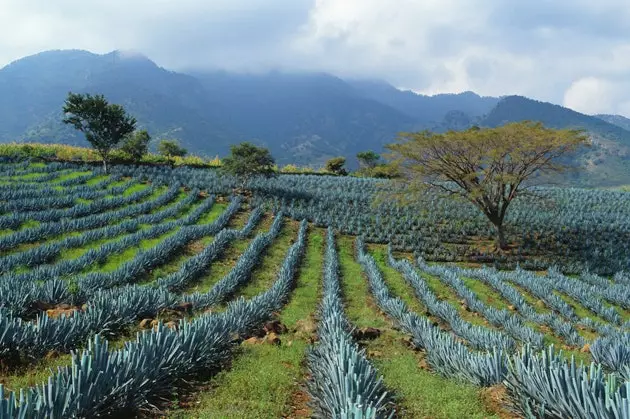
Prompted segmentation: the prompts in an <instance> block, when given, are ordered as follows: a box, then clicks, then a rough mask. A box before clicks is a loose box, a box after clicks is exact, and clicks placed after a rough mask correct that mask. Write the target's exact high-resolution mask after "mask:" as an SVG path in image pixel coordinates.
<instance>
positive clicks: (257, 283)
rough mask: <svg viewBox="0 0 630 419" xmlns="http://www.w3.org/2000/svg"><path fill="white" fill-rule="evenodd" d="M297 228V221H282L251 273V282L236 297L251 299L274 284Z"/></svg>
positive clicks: (293, 240)
mask: <svg viewBox="0 0 630 419" xmlns="http://www.w3.org/2000/svg"><path fill="white" fill-rule="evenodd" d="M299 227H300V226H299V223H298V222H297V221H293V220H291V219H285V220H284V225H283V226H282V229H281V230H280V234H278V237H277V238H276V239H275V240H274V241H273V243H271V245H270V246H269V247H268V248H267V250H266V252H265V255H264V256H263V257H262V260H261V261H260V265H259V266H257V267H256V268H255V269H254V271H253V272H252V277H251V280H250V281H249V283H248V284H247V285H246V286H245V287H243V289H241V290H240V291H238V293H237V296H243V297H245V298H252V297H254V296H255V295H258V294H260V293H261V292H263V291H264V290H266V289H268V288H269V287H270V286H271V285H272V284H273V283H274V282H275V280H276V277H277V274H278V269H280V266H281V265H282V261H283V260H284V257H285V255H286V253H287V250H289V247H290V246H291V244H293V243H294V242H295V240H296V238H297V233H298V229H299Z"/></svg>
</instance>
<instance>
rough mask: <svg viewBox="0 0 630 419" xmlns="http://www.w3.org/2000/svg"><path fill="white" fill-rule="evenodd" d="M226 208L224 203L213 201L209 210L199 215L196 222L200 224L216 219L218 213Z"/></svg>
mask: <svg viewBox="0 0 630 419" xmlns="http://www.w3.org/2000/svg"><path fill="white" fill-rule="evenodd" d="M226 208H227V204H226V203H223V202H215V203H214V205H212V208H210V211H208V212H207V213H205V214H204V215H202V216H201V218H200V219H199V221H197V224H199V225H202V224H210V223H212V222H213V221H214V220H216V219H217V218H218V217H219V215H221V214H222V213H223V212H225V209H226Z"/></svg>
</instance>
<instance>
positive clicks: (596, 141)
mask: <svg viewBox="0 0 630 419" xmlns="http://www.w3.org/2000/svg"><path fill="white" fill-rule="evenodd" d="M621 118H623V117H621ZM624 119H625V118H624ZM523 120H530V121H540V122H542V123H543V124H544V125H545V126H547V127H550V128H578V129H583V130H585V131H586V132H587V133H588V134H589V136H590V137H591V140H592V144H591V146H590V147H588V148H585V149H584V150H582V152H581V153H580V156H579V158H580V159H581V160H582V162H583V163H584V166H585V167H586V170H587V176H584V177H583V178H582V179H580V180H579V183H581V184H584V185H615V184H622V183H627V182H629V181H630V131H627V130H625V129H624V128H622V127H621V126H619V125H616V124H613V123H610V122H607V121H606V120H604V119H603V118H599V117H595V116H590V115H585V114H582V113H579V112H576V111H573V110H571V109H568V108H565V107H562V106H559V105H554V104H551V103H546V102H540V101H537V100H532V99H528V98H526V97H522V96H507V97H504V98H502V99H501V100H500V101H499V103H497V105H496V106H495V107H494V108H493V109H492V110H491V111H490V112H489V113H488V114H487V115H486V116H485V117H484V118H482V119H481V120H480V121H479V124H478V125H479V126H482V127H496V126H499V125H503V124H506V123H509V122H516V121H523Z"/></svg>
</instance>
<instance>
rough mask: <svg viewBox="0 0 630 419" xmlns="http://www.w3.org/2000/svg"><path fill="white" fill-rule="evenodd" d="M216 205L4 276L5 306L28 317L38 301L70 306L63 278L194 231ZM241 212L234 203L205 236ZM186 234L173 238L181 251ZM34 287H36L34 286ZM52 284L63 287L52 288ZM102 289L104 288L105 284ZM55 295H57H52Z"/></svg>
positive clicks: (143, 258)
mask: <svg viewBox="0 0 630 419" xmlns="http://www.w3.org/2000/svg"><path fill="white" fill-rule="evenodd" d="M212 202H213V199H212V198H210V199H208V200H207V201H205V202H204V203H202V205H200V206H199V207H197V208H196V209H195V210H194V211H193V212H191V213H190V214H189V215H188V216H187V217H183V218H180V219H178V220H175V221H171V222H167V223H164V224H158V225H156V226H153V227H150V228H148V229H145V230H141V231H139V232H137V233H134V234H131V235H128V236H125V237H123V238H122V239H121V240H118V241H115V242H113V243H105V244H104V245H102V246H100V247H99V248H97V249H92V250H90V251H88V252H86V253H85V254H83V255H82V256H80V257H78V258H76V259H71V260H63V261H61V262H59V263H58V264H54V265H42V266H38V267H36V268H35V269H32V270H31V271H27V272H24V273H19V274H16V273H9V274H5V275H2V276H1V277H0V296H1V297H2V303H1V304H2V306H3V307H5V308H7V309H9V310H11V311H12V312H14V313H15V314H17V315H24V314H25V313H26V312H27V311H28V310H29V306H30V304H31V303H33V302H35V301H38V300H39V301H43V302H46V303H50V304H57V303H61V302H68V301H69V300H70V298H69V293H68V291H66V292H62V290H61V289H60V288H65V289H66V290H67V289H68V284H67V283H66V282H65V281H63V278H62V275H66V274H68V273H71V272H76V271H80V270H82V269H84V268H85V267H87V266H89V265H90V264H92V263H94V262H96V261H98V260H104V259H105V258H106V257H107V256H108V255H111V254H112V253H114V252H118V251H121V250H124V249H126V248H127V247H129V246H131V245H133V244H136V243H139V242H140V240H142V239H144V238H148V237H157V236H158V235H160V234H162V233H164V232H166V231H169V230H172V229H174V228H175V227H177V226H180V227H181V226H185V227H192V228H193V229H194V227H196V226H190V224H192V223H194V222H195V221H197V220H198V219H199V218H200V217H201V216H202V215H203V214H204V213H205V212H206V211H207V210H208V208H210V206H211V204H212ZM208 204H210V205H208ZM238 208H239V202H238V200H234V202H232V203H231V204H230V206H228V209H227V210H226V211H225V212H224V213H223V214H221V216H219V217H218V218H217V219H216V220H215V221H214V222H213V223H210V224H207V225H203V226H200V227H201V229H202V230H203V231H202V232H206V233H208V234H214V233H216V232H218V231H220V230H221V229H222V228H223V227H224V226H225V225H226V224H227V222H228V221H229V218H230V217H231V216H232V215H233V214H234V213H235V212H236V211H237V210H238ZM154 215H157V214H154ZM186 231H187V230H184V233H182V229H180V230H179V231H178V232H177V233H175V234H174V235H173V236H176V237H179V238H180V239H181V240H180V241H179V242H177V243H179V244H180V247H179V248H181V246H184V245H185V244H186V243H187V242H184V240H185V239H186V238H187V236H186V235H185V233H186ZM194 231H199V229H194ZM198 234H200V233H198ZM173 236H171V237H173ZM171 244H172V243H171ZM157 247H158V248H160V249H161V248H162V247H163V245H162V244H161V243H160V244H158V245H157ZM171 247H174V246H171ZM162 253H163V252H162ZM150 254H151V249H148V250H146V251H142V252H139V253H138V254H136V256H135V257H134V259H132V260H131V261H129V262H128V263H127V264H125V265H123V266H127V267H134V266H141V263H146V262H147V257H148V255H150ZM150 268H151V265H149V264H147V265H146V269H150ZM127 271H128V269H126V270H125V269H121V267H119V268H118V269H116V270H115V271H112V272H109V273H108V276H107V278H111V279H112V281H113V280H114V279H119V280H121V275H122V274H124V273H126V272H127ZM145 272H146V271H145ZM94 275H95V274H94V273H91V274H90V273H88V274H83V275H81V276H77V277H75V278H74V279H75V280H78V279H81V280H82V281H84V280H86V279H88V278H92V277H93V276H94ZM129 275H131V273H127V276H126V277H124V278H128V277H129ZM124 278H122V279H124ZM41 281H43V282H41ZM33 284H36V285H35V286H34V285H33ZM50 284H61V285H55V286H52V285H50ZM102 285H103V286H104V285H105V284H102ZM96 289H98V287H96ZM51 291H54V292H53V293H52V294H51ZM81 291H82V294H80V295H75V297H74V298H75V299H76V298H78V299H81V298H86V297H87V296H88V295H89V292H88V291H89V290H88V289H81Z"/></svg>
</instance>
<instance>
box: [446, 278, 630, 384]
mask: <svg viewBox="0 0 630 419" xmlns="http://www.w3.org/2000/svg"><path fill="white" fill-rule="evenodd" d="M433 269H435V270H443V271H450V272H452V273H453V274H458V275H463V276H468V277H471V278H475V279H478V280H481V281H484V282H485V283H487V284H488V285H490V286H491V287H492V288H494V289H495V290H497V291H498V292H499V293H500V294H501V295H502V296H504V297H505V298H506V299H507V300H508V301H510V303H511V304H514V306H515V307H516V309H517V311H518V312H519V313H520V314H521V315H522V316H523V317H524V318H525V319H527V320H529V321H532V322H535V323H538V324H545V325H549V326H551V327H552V329H553V330H554V331H555V332H556V334H557V335H558V336H560V337H562V338H563V339H565V341H566V342H567V343H568V344H569V345H576V346H580V345H584V344H585V343H586V341H585V340H584V338H582V337H581V336H580V335H579V334H578V333H577V331H576V330H575V327H574V324H581V325H585V324H588V325H591V324H592V323H591V322H588V321H585V319H579V320H577V321H575V322H574V323H571V322H565V321H563V320H562V319H561V318H560V317H561V316H559V315H558V314H555V313H545V314H541V313H537V312H536V311H535V310H534V309H533V308H532V307H531V306H530V305H529V304H527V303H526V302H525V300H524V299H523V297H522V295H521V294H520V293H519V292H518V291H517V290H516V289H514V288H513V287H512V286H511V285H509V283H508V282H507V281H506V279H505V278H513V277H514V276H516V275H520V276H527V277H529V280H530V281H531V282H533V281H540V282H538V283H536V284H529V285H528V287H529V288H531V289H535V290H536V294H537V295H540V296H541V297H542V296H544V295H545V291H546V292H549V293H553V289H556V288H557V289H563V290H566V287H568V286H569V285H573V286H574V287H575V288H576V289H582V290H584V288H586V286H585V285H584V284H583V283H582V282H580V281H578V280H577V279H569V278H566V277H563V276H561V275H560V274H559V273H558V272H554V271H553V270H552V272H551V277H553V278H554V281H548V280H547V281H546V280H545V279H544V278H541V277H538V276H536V277H531V276H530V275H531V274H530V273H528V272H524V271H517V272H516V273H514V272H513V273H507V272H500V271H496V270H495V269H489V268H482V269H462V268H457V267H444V266H442V267H433ZM555 280H557V282H556V281H555ZM591 280H592V281H594V280H595V279H593V278H591ZM517 282H518V283H519V284H523V285H524V284H525V281H524V280H517ZM558 284H559V285H558ZM609 284H610V283H609ZM603 286H604V284H603V283H601V282H600V284H599V286H597V288H593V287H589V288H588V289H589V290H590V291H591V292H592V294H593V295H600V296H601V295H602V292H603V289H604V288H603ZM610 286H611V287H613V288H622V289H624V290H625V289H626V287H627V285H625V284H622V283H621V284H615V285H613V284H610ZM541 288H542V289H541ZM573 295H580V292H579V291H578V292H575V293H574V294H573ZM589 298H591V297H589ZM552 301H554V302H555V301H556V300H555V299H554V300H552ZM579 301H580V302H582V300H579ZM558 307H564V306H563V305H558ZM569 313H570V312H569ZM574 320H575V319H574ZM595 324H596V327H597V328H598V329H599V330H598V331H599V332H601V333H602V336H600V337H598V338H596V339H595V340H593V341H592V342H591V343H590V344H589V350H590V353H591V355H592V357H593V360H594V361H595V362H596V363H598V364H601V365H602V366H603V367H604V368H605V369H606V370H608V371H610V372H616V373H618V374H620V375H621V376H622V377H623V378H625V379H630V333H629V332H628V330H627V329H626V328H627V323H624V324H623V325H622V327H619V328H615V327H612V326H609V325H602V324H599V323H595Z"/></svg>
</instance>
